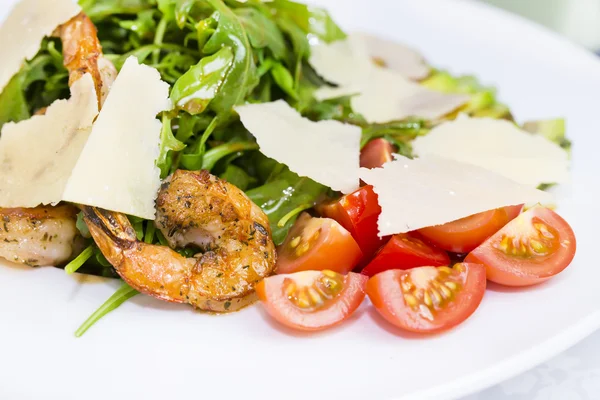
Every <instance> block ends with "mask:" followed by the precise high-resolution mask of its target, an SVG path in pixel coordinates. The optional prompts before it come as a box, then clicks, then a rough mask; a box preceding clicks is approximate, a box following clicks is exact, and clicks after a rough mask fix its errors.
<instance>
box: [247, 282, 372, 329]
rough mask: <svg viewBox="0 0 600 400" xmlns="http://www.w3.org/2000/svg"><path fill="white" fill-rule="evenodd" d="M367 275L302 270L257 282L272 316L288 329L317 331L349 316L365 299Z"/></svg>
mask: <svg viewBox="0 0 600 400" xmlns="http://www.w3.org/2000/svg"><path fill="white" fill-rule="evenodd" d="M367 280H368V278H367V277H366V276H364V275H361V274H355V273H353V272H350V273H349V274H348V275H345V276H344V275H341V274H338V273H337V272H333V271H327V270H326V271H302V272H296V273H295V274H287V275H275V276H271V277H269V278H266V279H264V280H262V281H261V282H259V283H258V285H256V293H257V294H258V298H259V299H260V300H261V301H262V303H263V305H264V307H265V309H266V310H267V312H268V313H269V315H271V316H272V317H273V318H275V319H276V320H277V321H278V322H280V323H281V324H283V325H286V326H288V327H290V328H294V329H299V330H304V331H318V330H323V329H326V328H329V327H331V326H334V325H337V324H339V323H341V322H342V321H344V320H345V319H347V318H348V317H350V315H352V313H353V312H354V311H355V310H356V309H357V308H358V306H360V304H361V303H362V301H363V300H364V298H365V286H366V284H367Z"/></svg>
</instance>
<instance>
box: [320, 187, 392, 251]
mask: <svg viewBox="0 0 600 400" xmlns="http://www.w3.org/2000/svg"><path fill="white" fill-rule="evenodd" d="M317 211H319V212H320V213H321V215H323V216H325V217H329V218H333V219H335V220H336V221H337V222H339V223H340V224H341V225H342V226H343V227H344V228H346V229H347V230H348V232H350V234H351V235H352V237H353V238H354V240H356V242H357V243H358V245H359V247H360V249H361V250H362V252H363V256H364V259H366V260H370V259H371V257H372V256H373V254H375V252H376V251H377V250H378V249H379V248H380V247H381V245H382V244H383V242H384V240H383V239H381V238H380V237H379V236H378V235H377V234H378V233H379V230H378V228H377V218H378V217H379V214H380V213H381V207H380V206H379V203H378V202H377V194H376V193H375V192H374V191H373V186H370V185H369V186H363V187H361V188H360V189H358V190H356V191H355V192H352V193H350V194H348V195H346V196H343V197H342V198H340V199H339V200H337V201H334V202H331V203H326V204H321V205H319V206H318V207H317Z"/></svg>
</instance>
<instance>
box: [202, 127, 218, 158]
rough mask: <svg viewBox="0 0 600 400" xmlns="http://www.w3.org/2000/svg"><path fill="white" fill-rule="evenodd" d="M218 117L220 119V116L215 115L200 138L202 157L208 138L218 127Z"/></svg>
mask: <svg viewBox="0 0 600 400" xmlns="http://www.w3.org/2000/svg"><path fill="white" fill-rule="evenodd" d="M218 119H219V117H214V118H213V119H212V121H210V124H209V125H208V126H207V127H206V129H205V130H204V133H202V137H201V138H200V146H199V149H200V157H201V158H204V151H205V145H206V141H207V140H208V138H209V137H210V135H212V133H213V131H214V130H215V128H216V127H217V123H218Z"/></svg>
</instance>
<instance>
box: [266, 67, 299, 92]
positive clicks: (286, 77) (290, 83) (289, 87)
mask: <svg viewBox="0 0 600 400" xmlns="http://www.w3.org/2000/svg"><path fill="white" fill-rule="evenodd" d="M271 76H273V79H274V80H275V83H277V86H279V87H280V88H281V90H283V91H284V92H285V93H287V94H288V95H289V96H290V97H292V98H293V99H296V100H297V99H298V93H296V89H295V88H294V77H292V74H290V71H288V70H287V68H285V67H284V66H283V64H281V63H280V62H274V63H273V66H272V67H271Z"/></svg>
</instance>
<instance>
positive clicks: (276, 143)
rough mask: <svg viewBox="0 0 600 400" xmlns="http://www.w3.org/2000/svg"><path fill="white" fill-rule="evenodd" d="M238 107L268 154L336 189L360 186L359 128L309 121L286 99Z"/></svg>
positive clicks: (244, 120) (243, 120)
mask: <svg viewBox="0 0 600 400" xmlns="http://www.w3.org/2000/svg"><path fill="white" fill-rule="evenodd" d="M235 110H236V111H237V112H238V114H239V115H240V119H241V121H242V123H243V124H244V126H245V127H246V129H248V130H249V131H250V133H252V134H253V135H254V137H256V141H257V142H258V144H259V146H260V151H261V152H262V153H263V154H264V155H266V156H267V157H271V158H274V159H275V160H277V161H279V162H281V163H283V164H286V165H287V166H288V167H289V168H290V170H292V171H293V172H295V173H297V174H298V175H302V176H307V177H309V178H311V179H313V180H315V181H317V182H319V183H321V184H323V185H325V186H329V187H330V188H332V189H333V190H339V191H341V192H343V193H350V192H352V191H354V190H355V189H357V188H358V184H359V180H358V173H359V154H360V136H361V129H360V128H359V127H357V126H354V125H348V124H344V123H341V122H338V121H319V122H313V121H310V120H308V119H306V118H303V117H302V116H301V115H300V114H298V112H297V111H296V110H294V109H293V108H291V107H290V106H289V105H288V104H287V103H286V102H285V101H283V100H278V101H275V102H272V103H263V104H248V105H244V106H238V107H235Z"/></svg>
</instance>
